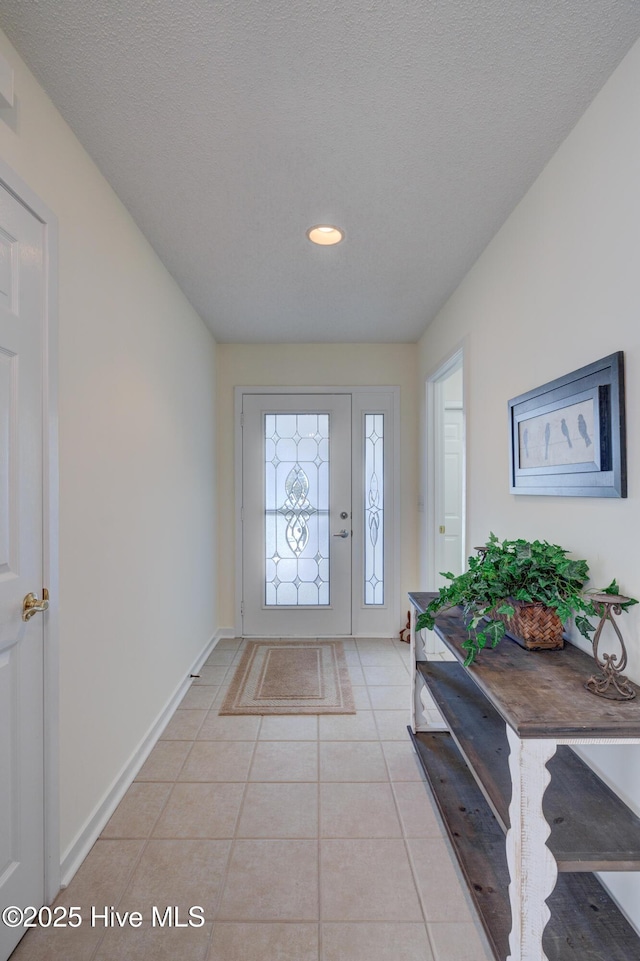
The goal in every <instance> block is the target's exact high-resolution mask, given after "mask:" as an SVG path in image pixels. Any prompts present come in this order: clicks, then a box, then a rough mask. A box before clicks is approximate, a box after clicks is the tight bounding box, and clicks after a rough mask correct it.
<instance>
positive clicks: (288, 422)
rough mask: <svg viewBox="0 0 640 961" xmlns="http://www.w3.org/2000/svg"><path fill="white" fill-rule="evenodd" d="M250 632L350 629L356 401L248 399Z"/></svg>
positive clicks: (246, 587)
mask: <svg viewBox="0 0 640 961" xmlns="http://www.w3.org/2000/svg"><path fill="white" fill-rule="evenodd" d="M242 452H243V455H242V456H243V465H242V474H243V495H242V496H243V525H242V539H243V633H245V634H249V635H267V636H274V635H276V636H278V635H283V636H286V635H296V636H309V637H312V636H317V635H319V634H327V635H334V634H349V633H350V632H351V397H350V395H342V394H324V395H317V394H315V395H307V394H297V395H296V394H293V395H281V394H271V395H269V394H266V395H265V394H255V395H254V394H247V395H245V396H244V398H243V439H242Z"/></svg>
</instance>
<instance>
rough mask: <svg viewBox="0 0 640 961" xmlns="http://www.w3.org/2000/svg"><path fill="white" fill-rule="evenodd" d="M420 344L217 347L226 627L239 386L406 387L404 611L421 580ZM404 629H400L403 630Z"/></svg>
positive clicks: (225, 621)
mask: <svg viewBox="0 0 640 961" xmlns="http://www.w3.org/2000/svg"><path fill="white" fill-rule="evenodd" d="M416 369H417V367H416V348H415V344H218V346H217V384H218V392H217V405H216V406H217V410H218V449H217V461H218V515H219V541H218V571H219V577H218V592H219V599H220V601H219V604H220V607H219V613H220V623H221V624H222V625H224V626H225V627H232V626H233V624H234V618H235V592H236V583H235V558H236V530H235V498H236V492H237V491H239V483H240V479H239V478H236V477H235V475H234V450H235V447H234V444H235V438H234V388H235V387H240V386H245V387H248V386H259V387H273V386H276V387H277V386H283V387H284V386H287V387H325V386H326V387H333V386H337V387H341V386H342V387H343V386H353V387H360V386H372V387H383V386H388V387H396V386H398V387H400V423H401V428H400V433H401V436H400V464H401V480H400V501H401V519H400V523H401V552H402V556H401V567H400V590H401V596H402V603H401V607H400V610H401V611H402V610H406V607H405V606H404V605H405V598H406V594H407V591H409V590H412V589H415V583H416V577H417V566H416V562H417V540H416V523H415V517H416V505H417V497H418V468H417V464H418V461H417V450H416V444H415V438H416V431H417V413H418V403H417V396H416ZM401 627H404V624H399V625H398V630H400V628H401Z"/></svg>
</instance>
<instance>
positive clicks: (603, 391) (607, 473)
mask: <svg viewBox="0 0 640 961" xmlns="http://www.w3.org/2000/svg"><path fill="white" fill-rule="evenodd" d="M509 433H510V447H511V457H510V471H511V478H510V483H511V493H513V494H555V495H558V494H559V495H564V496H572V497H626V496H627V462H626V444H625V408H624V354H623V352H622V351H618V352H617V353H615V354H610V355H609V356H608V357H603V358H602V360H598V361H596V362H595V363H593V364H589V365H588V366H587V367H581V368H580V369H579V370H574V371H573V372H572V373H571V374H566V375H565V376H564V377H559V378H558V379H557V380H552V381H551V382H550V383H548V384H544V385H543V386H542V387H537V388H536V389H535V390H530V391H528V392H527V393H526V394H520V396H519V397H514V398H513V399H512V400H510V401H509Z"/></svg>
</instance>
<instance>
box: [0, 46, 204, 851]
mask: <svg viewBox="0 0 640 961" xmlns="http://www.w3.org/2000/svg"><path fill="white" fill-rule="evenodd" d="M0 52H1V53H2V54H3V55H4V56H5V57H6V58H7V59H8V61H9V62H10V63H11V65H12V66H13V67H14V68H15V71H16V97H17V101H18V107H17V113H16V115H10V114H7V112H6V111H4V112H3V113H2V114H0V157H1V158H2V159H3V161H5V162H6V164H8V165H9V167H11V168H12V169H13V170H14V171H15V172H17V173H18V175H19V176H20V177H21V178H22V179H23V180H24V181H25V182H26V183H27V184H28V185H29V186H30V188H31V189H32V190H33V191H34V192H35V193H36V194H37V195H38V196H39V197H40V198H41V200H42V201H44V203H46V204H47V205H48V206H49V208H50V209H51V210H52V211H53V212H54V213H55V214H56V215H57V217H58V221H59V251H60V272H59V327H60V338H59V351H60V362H59V390H60V408H59V410H60V598H59V599H58V598H54V599H53V601H54V603H58V602H59V605H60V608H59V610H60V647H61V650H60V657H61V667H60V701H61V709H60V790H61V828H60V830H61V849H62V854H63V859H64V857H65V855H66V854H67V853H68V852H69V851H70V850H72V846H73V842H74V840H75V839H76V838H77V837H78V836H79V834H80V832H82V830H83V828H84V827H85V826H86V825H87V823H88V821H89V819H90V818H91V815H92V813H93V812H94V811H95V810H96V808H97V806H98V805H99V804H100V802H101V800H102V799H103V798H104V797H105V795H106V794H107V792H108V790H109V788H110V786H111V785H112V783H113V782H114V779H115V778H116V777H117V775H118V773H119V772H120V771H121V769H122V768H123V767H124V765H125V764H126V763H127V761H128V760H129V758H130V757H131V755H132V753H133V751H134V749H135V748H136V747H137V745H138V744H139V743H140V742H141V740H142V739H143V737H144V736H145V734H146V733H147V731H148V729H149V728H150V726H151V724H152V722H153V721H154V720H155V719H156V717H157V716H158V715H159V713H160V711H161V709H162V708H163V707H164V705H165V704H166V703H167V702H168V700H169V698H170V696H171V695H172V693H173V692H174V690H175V689H176V687H177V685H178V682H179V680H180V679H181V678H184V677H185V676H186V674H187V672H188V671H189V669H190V667H191V666H192V664H193V662H194V661H195V659H196V658H197V656H198V654H199V653H200V652H201V651H202V650H203V648H204V647H205V645H206V644H207V642H208V641H209V639H210V638H211V636H212V635H213V633H214V631H215V629H216V626H217V616H216V608H215V599H214V595H215V562H214V551H213V548H212V541H213V537H214V504H215V482H216V481H215V472H214V406H215V399H214V388H215V353H214V351H215V344H214V341H213V339H212V337H211V335H210V334H209V332H208V331H207V330H206V328H205V327H204V325H203V323H202V321H201V320H200V318H199V317H198V316H197V315H196V313H195V312H194V311H193V310H192V308H191V307H190V306H189V304H188V303H187V301H186V300H185V298H184V296H183V295H182V294H181V292H180V291H179V289H178V288H177V286H176V284H175V283H174V281H173V280H172V278H171V277H170V276H169V274H168V273H167V271H166V270H165V269H164V267H163V266H162V264H161V263H160V262H159V260H158V258H157V256H156V255H155V253H154V251H153V250H152V249H151V247H150V246H149V244H148V243H147V242H146V241H145V239H144V238H143V236H142V235H141V233H140V231H139V230H138V228H137V227H136V225H135V224H134V223H133V221H132V219H131V217H130V216H129V215H128V213H127V212H126V210H125V209H124V207H123V206H122V204H121V203H120V202H119V200H118V198H117V197H116V195H115V194H114V192H113V191H112V189H111V188H110V187H109V185H108V184H107V182H106V181H105V180H104V178H103V177H102V176H101V174H100V173H99V171H98V169H97V168H96V166H95V165H94V164H93V162H92V161H91V159H90V158H89V156H88V155H87V154H86V153H85V151H84V150H83V148H82V147H81V146H80V144H79V143H78V141H77V140H76V139H75V137H74V136H73V134H72V133H71V131H70V129H69V128H68V127H67V125H66V124H65V122H64V121H63V120H62V118H61V117H60V115H59V114H58V112H57V111H56V110H55V108H54V107H53V105H52V104H51V102H50V101H49V100H48V98H47V96H46V95H45V93H44V91H43V90H42V88H41V87H40V86H39V85H38V83H37V82H36V81H35V79H34V78H33V76H32V75H31V74H30V73H29V71H28V70H27V69H26V67H25V66H24V64H23V63H22V62H21V60H20V58H19V57H18V55H17V54H16V52H15V50H14V49H13V48H12V47H11V45H10V44H9V43H8V41H7V40H6V38H5V37H4V35H2V34H0ZM7 121H8V122H7Z"/></svg>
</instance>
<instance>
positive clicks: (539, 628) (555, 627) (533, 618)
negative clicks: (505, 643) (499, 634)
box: [492, 599, 564, 651]
mask: <svg viewBox="0 0 640 961" xmlns="http://www.w3.org/2000/svg"><path fill="white" fill-rule="evenodd" d="M508 603H509V604H511V606H512V607H514V608H515V614H513V616H512V617H508V616H507V615H506V614H492V617H494V618H495V619H496V620H499V621H504V624H505V627H506V629H507V634H508V636H509V637H510V638H511V639H512V640H513V641H515V642H516V643H517V644H519V645H520V647H524V648H526V650H528V651H556V650H560V649H561V648H562V647H564V637H563V634H562V621H561V620H560V618H559V617H558V615H557V614H556V612H555V611H554V610H553V608H552V607H547V606H546V605H545V604H541V603H534V604H526V603H525V602H524V601H514V600H511V599H509V601H508Z"/></svg>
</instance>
